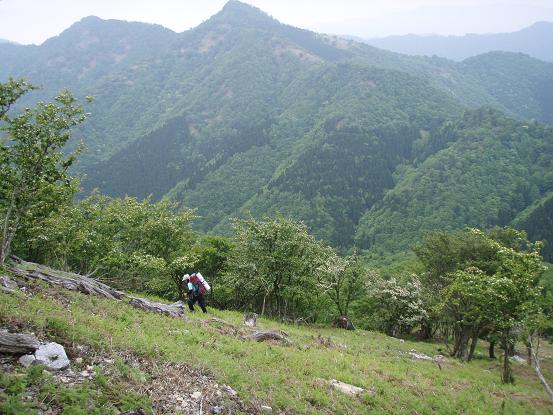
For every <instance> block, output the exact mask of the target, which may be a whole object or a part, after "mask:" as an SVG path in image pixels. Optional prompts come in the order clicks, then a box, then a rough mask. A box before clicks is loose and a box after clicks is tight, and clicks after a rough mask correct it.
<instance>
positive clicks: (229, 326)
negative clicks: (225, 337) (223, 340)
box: [204, 317, 239, 334]
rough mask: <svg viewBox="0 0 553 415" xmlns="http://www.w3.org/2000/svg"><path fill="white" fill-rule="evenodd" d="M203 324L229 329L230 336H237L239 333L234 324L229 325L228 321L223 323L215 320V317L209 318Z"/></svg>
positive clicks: (218, 319)
mask: <svg viewBox="0 0 553 415" xmlns="http://www.w3.org/2000/svg"><path fill="white" fill-rule="evenodd" d="M204 324H218V325H219V326H223V327H226V328H228V329H230V331H231V332H232V334H237V333H238V332H239V330H238V329H237V328H236V326H235V325H234V324H231V323H229V322H228V321H225V320H223V319H220V318H217V317H213V318H210V319H208V320H204Z"/></svg>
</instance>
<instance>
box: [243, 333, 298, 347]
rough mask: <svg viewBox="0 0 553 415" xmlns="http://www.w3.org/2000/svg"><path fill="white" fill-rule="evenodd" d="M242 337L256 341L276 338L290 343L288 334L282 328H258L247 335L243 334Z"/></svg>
mask: <svg viewBox="0 0 553 415" xmlns="http://www.w3.org/2000/svg"><path fill="white" fill-rule="evenodd" d="M244 339H248V340H255V341H258V342H262V341H265V340H277V341H281V342H284V343H286V344H291V343H292V340H290V339H289V338H288V335H287V334H286V333H285V332H283V331H282V330H258V331H254V332H253V333H251V334H248V335H247V336H244Z"/></svg>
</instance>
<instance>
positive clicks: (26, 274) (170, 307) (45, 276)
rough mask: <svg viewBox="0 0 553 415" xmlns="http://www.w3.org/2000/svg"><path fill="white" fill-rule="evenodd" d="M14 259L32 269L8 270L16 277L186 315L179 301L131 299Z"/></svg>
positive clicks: (92, 282)
mask: <svg viewBox="0 0 553 415" xmlns="http://www.w3.org/2000/svg"><path fill="white" fill-rule="evenodd" d="M12 259H13V260H14V261H15V262H17V263H19V264H21V265H23V266H26V267H30V268H32V269H22V268H18V267H10V268H8V270H9V271H10V272H12V273H13V274H14V275H17V276H19V277H21V278H24V279H27V280H29V279H34V280H40V281H43V282H46V283H48V284H50V285H56V286H60V287H63V288H65V289H68V290H71V291H77V292H81V293H83V294H86V295H94V296H97V297H103V298H107V299H109V300H113V301H122V300H127V301H128V302H129V304H131V305H132V306H133V307H137V308H140V309H142V310H146V311H152V312H155V313H161V314H165V315H168V316H171V317H182V316H184V313H185V308H184V304H183V303H182V302H181V301H178V302H176V303H174V304H164V303H157V302H154V301H150V300H147V299H145V298H141V297H131V296H129V295H127V294H125V293H123V292H121V291H118V290H116V289H114V288H111V287H110V286H109V285H106V284H104V283H101V282H99V281H96V280H94V279H92V278H89V277H85V276H83V275H79V274H73V273H70V272H63V273H61V272H60V273H56V272H55V271H53V270H50V269H46V267H41V266H40V265H38V264H34V263H32V262H25V261H23V260H22V259H19V258H15V257H12Z"/></svg>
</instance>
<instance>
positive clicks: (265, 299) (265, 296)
mask: <svg viewBox="0 0 553 415" xmlns="http://www.w3.org/2000/svg"><path fill="white" fill-rule="evenodd" d="M266 301H267V293H265V295H264V296H263V305H262V306H261V317H263V315H264V314H265V302H266Z"/></svg>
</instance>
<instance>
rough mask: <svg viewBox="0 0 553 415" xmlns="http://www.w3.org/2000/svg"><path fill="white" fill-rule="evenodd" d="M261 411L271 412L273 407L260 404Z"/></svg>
mask: <svg viewBox="0 0 553 415" xmlns="http://www.w3.org/2000/svg"><path fill="white" fill-rule="evenodd" d="M261 412H264V413H266V414H270V413H271V412H273V408H271V407H270V406H267V405H261Z"/></svg>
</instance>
